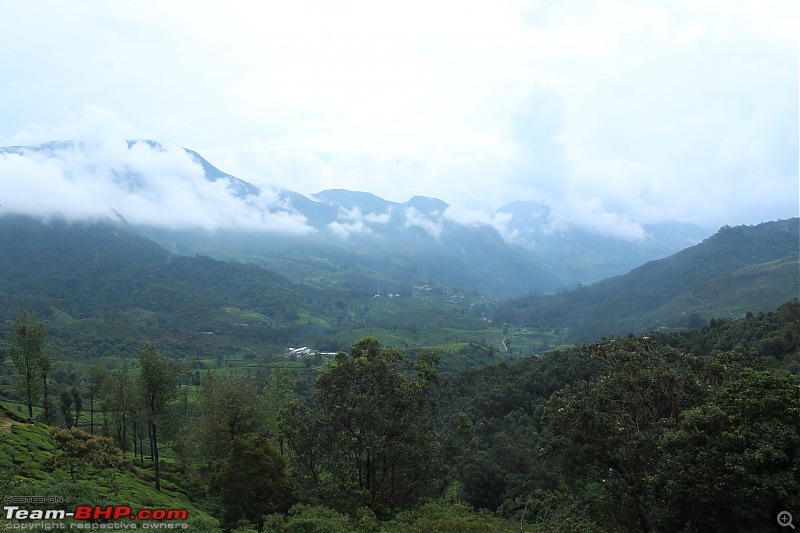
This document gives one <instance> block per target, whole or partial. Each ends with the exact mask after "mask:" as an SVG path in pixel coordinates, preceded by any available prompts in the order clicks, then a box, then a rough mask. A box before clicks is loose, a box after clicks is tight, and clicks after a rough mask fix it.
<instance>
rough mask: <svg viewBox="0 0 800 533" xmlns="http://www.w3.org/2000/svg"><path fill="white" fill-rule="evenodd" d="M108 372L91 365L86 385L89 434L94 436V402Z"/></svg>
mask: <svg viewBox="0 0 800 533" xmlns="http://www.w3.org/2000/svg"><path fill="white" fill-rule="evenodd" d="M107 376H108V371H107V370H106V369H105V368H103V367H102V366H100V365H97V364H95V365H92V367H91V368H90V369H89V376H88V378H89V379H88V380H87V382H86V385H87V387H88V389H89V433H90V434H91V435H94V400H95V398H97V396H98V395H99V394H100V391H101V390H102V388H103V382H104V381H105V380H106V378H107Z"/></svg>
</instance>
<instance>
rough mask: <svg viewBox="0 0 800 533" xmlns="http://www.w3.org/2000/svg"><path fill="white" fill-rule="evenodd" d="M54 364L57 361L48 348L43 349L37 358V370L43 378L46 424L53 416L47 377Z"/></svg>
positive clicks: (40, 377)
mask: <svg viewBox="0 0 800 533" xmlns="http://www.w3.org/2000/svg"><path fill="white" fill-rule="evenodd" d="M54 364H55V361H54V360H53V358H52V357H51V356H50V353H49V352H48V351H47V350H42V351H41V353H40V354H39V357H38V358H37V359H36V370H37V374H38V375H39V379H41V380H42V391H43V392H44V399H43V400H42V404H43V407H44V421H45V423H46V424H49V423H50V422H51V418H52V415H51V405H50V394H49V392H50V388H49V387H48V381H47V378H48V376H49V375H50V371H51V370H52V369H53V365H54Z"/></svg>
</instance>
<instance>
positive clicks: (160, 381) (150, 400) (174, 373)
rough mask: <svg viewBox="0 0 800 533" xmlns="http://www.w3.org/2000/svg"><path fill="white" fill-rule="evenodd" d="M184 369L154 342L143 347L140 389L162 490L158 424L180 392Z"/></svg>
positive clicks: (159, 488) (155, 466)
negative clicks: (158, 349) (160, 351)
mask: <svg viewBox="0 0 800 533" xmlns="http://www.w3.org/2000/svg"><path fill="white" fill-rule="evenodd" d="M181 372H182V369H181V368H180V366H179V365H178V364H176V363H175V362H173V361H170V360H168V359H167V358H166V357H164V356H162V355H161V354H159V353H158V351H157V350H156V347H155V345H153V344H152V343H147V344H146V345H145V346H144V348H142V349H141V350H140V351H139V387H140V390H139V392H140V395H141V398H140V399H141V401H142V405H143V406H144V410H145V414H146V416H147V424H148V433H149V436H150V442H151V447H152V452H153V467H154V470H155V486H156V490H161V476H160V473H161V472H160V467H161V465H160V461H159V456H158V451H159V450H158V428H159V427H160V426H161V424H162V423H163V422H164V417H165V414H166V413H167V404H168V403H169V402H170V401H171V400H173V399H174V398H175V396H176V394H177V385H178V378H179V377H180V374H181Z"/></svg>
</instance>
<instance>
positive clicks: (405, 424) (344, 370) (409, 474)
mask: <svg viewBox="0 0 800 533" xmlns="http://www.w3.org/2000/svg"><path fill="white" fill-rule="evenodd" d="M435 363H436V356H435V355H434V354H423V355H420V357H419V358H418V359H417V360H416V361H411V360H410V359H408V358H407V357H406V356H405V355H403V353H402V352H400V351H399V350H396V349H390V348H384V347H383V346H381V345H380V343H379V342H378V341H377V340H376V339H374V338H366V339H363V340H361V341H359V342H357V343H355V344H354V345H353V346H351V348H350V351H349V353H344V352H339V353H338V354H337V355H336V361H335V362H334V363H333V365H331V367H330V368H329V369H328V370H327V371H326V372H325V373H324V374H322V375H321V376H320V377H319V378H318V380H317V383H316V387H315V390H314V393H313V394H312V398H311V401H312V407H310V408H309V407H305V406H303V405H300V404H299V403H295V404H293V405H291V406H290V407H289V408H288V409H287V412H286V417H285V428H284V432H285V433H286V435H287V438H288V443H289V448H290V450H291V451H292V455H293V459H294V464H295V466H296V468H297V469H298V470H299V471H300V472H302V474H303V476H304V479H303V481H305V485H306V488H307V490H308V491H309V492H310V494H312V495H313V497H315V498H318V499H319V500H320V501H322V502H324V503H326V504H328V505H331V506H332V507H334V508H338V509H342V510H346V511H348V512H352V511H353V510H354V509H356V508H358V507H368V508H370V509H371V510H372V511H373V512H374V513H375V514H376V515H378V516H379V517H382V516H388V515H390V514H392V513H393V512H395V511H397V510H400V509H403V508H406V507H408V506H410V505H412V504H413V503H414V502H416V500H417V498H418V497H419V496H420V495H422V494H424V492H425V491H426V490H427V489H429V486H430V485H429V484H430V483H431V482H432V481H433V480H434V479H435V478H436V476H437V473H438V449H437V445H436V440H435V432H434V430H433V427H432V422H431V419H430V413H429V408H430V406H431V405H432V404H433V403H434V402H435V395H434V393H435V389H434V386H435V384H436V382H437V373H436V370H435V367H434V365H435Z"/></svg>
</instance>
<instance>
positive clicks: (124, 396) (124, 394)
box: [101, 363, 135, 452]
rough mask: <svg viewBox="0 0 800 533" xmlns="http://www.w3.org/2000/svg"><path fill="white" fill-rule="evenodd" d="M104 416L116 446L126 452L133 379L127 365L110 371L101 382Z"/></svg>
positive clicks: (131, 411)
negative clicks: (111, 425)
mask: <svg viewBox="0 0 800 533" xmlns="http://www.w3.org/2000/svg"><path fill="white" fill-rule="evenodd" d="M101 394H102V397H103V413H104V416H110V418H111V424H113V428H112V430H113V434H114V436H115V437H116V441H117V446H119V447H120V449H122V451H123V452H127V451H128V425H129V422H130V419H131V416H132V413H133V411H134V403H135V401H134V400H135V397H134V378H133V376H132V375H131V373H130V372H129V371H128V366H127V364H125V363H123V365H122V368H120V369H116V370H112V371H111V372H110V373H109V374H108V376H106V378H105V379H104V381H103V388H102V390H101Z"/></svg>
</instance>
